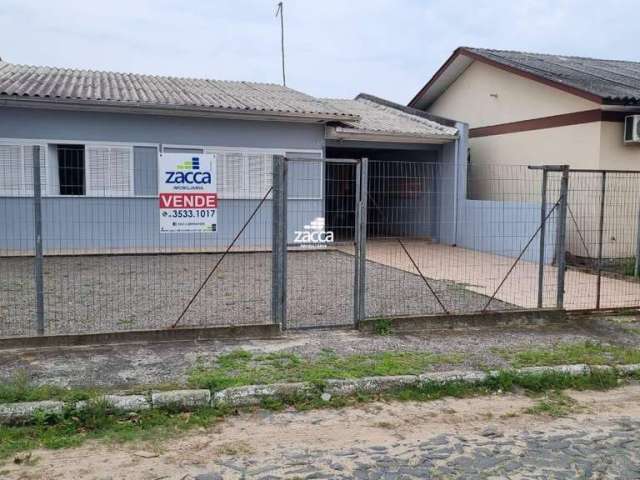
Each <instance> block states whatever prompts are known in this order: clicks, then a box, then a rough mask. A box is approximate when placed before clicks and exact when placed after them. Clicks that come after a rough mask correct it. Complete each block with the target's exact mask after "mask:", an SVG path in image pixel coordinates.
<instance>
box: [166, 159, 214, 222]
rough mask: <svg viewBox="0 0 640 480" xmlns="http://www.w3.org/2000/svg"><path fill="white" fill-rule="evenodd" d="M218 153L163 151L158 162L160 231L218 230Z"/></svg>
mask: <svg viewBox="0 0 640 480" xmlns="http://www.w3.org/2000/svg"><path fill="white" fill-rule="evenodd" d="M216 183H217V176H216V156H215V155H213V154H203V155H201V154H193V153H163V154H161V155H160V162H159V164H158V201H159V206H160V231H161V232H215V231H216V229H217V220H218V193H217V189H216Z"/></svg>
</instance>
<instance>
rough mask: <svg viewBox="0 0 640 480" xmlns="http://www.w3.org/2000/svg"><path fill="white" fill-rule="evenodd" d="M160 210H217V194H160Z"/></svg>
mask: <svg viewBox="0 0 640 480" xmlns="http://www.w3.org/2000/svg"><path fill="white" fill-rule="evenodd" d="M160 208H218V194H217V193H161V194H160Z"/></svg>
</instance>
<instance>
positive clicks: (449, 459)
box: [193, 418, 640, 480]
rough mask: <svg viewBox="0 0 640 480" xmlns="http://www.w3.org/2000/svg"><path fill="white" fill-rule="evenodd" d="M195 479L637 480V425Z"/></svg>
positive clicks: (384, 448)
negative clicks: (516, 479) (519, 479)
mask: <svg viewBox="0 0 640 480" xmlns="http://www.w3.org/2000/svg"><path fill="white" fill-rule="evenodd" d="M193 478H195V479H196V480H220V479H227V478H229V479H231V478H257V479H261V480H276V479H291V478H300V479H358V480H383V479H384V480H396V479H397V480H400V479H429V478H434V479H441V478H442V479H444V478H447V479H448V478H464V479H475V478H477V479H486V478H514V479H515V478H536V479H538V478H539V479H571V478H576V479H591V478H594V479H595V478H602V479H604V478H607V479H608V478H620V479H637V478H640V420H638V419H631V418H622V419H620V420H618V421H615V422H612V423H611V424H608V425H606V426H602V427H599V428H598V429H596V430H593V429H591V428H578V429H575V430H571V431H552V432H546V431H540V430H533V431H525V432H523V433H519V434H515V435H505V434H503V433H501V432H500V431H499V430H497V429H495V428H492V427H488V428H486V429H485V430H484V431H483V432H481V434H480V435H464V436H463V435H454V436H449V435H446V434H440V435H438V436H436V437H433V438H431V439H429V440H428V441H425V442H420V443H415V442H396V443H394V444H392V445H373V446H368V447H364V448H361V447H357V446H356V447H354V448H349V449H346V450H341V451H326V450H297V451H292V452H283V454H282V455H281V456H278V457H276V458H270V459H268V460H265V459H263V460H260V461H257V460H252V459H247V460H245V461H238V460H236V461H233V460H227V461H220V462H218V466H217V468H215V469H213V470H212V471H211V472H208V473H202V474H198V475H195V477H193Z"/></svg>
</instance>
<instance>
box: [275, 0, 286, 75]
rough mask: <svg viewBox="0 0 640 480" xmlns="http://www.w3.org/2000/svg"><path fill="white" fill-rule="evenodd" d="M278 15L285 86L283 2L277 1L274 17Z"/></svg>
mask: <svg viewBox="0 0 640 480" xmlns="http://www.w3.org/2000/svg"><path fill="white" fill-rule="evenodd" d="M278 15H280V49H281V52H282V85H283V86H285V87H286V86H287V77H286V76H285V73H284V4H283V3H282V2H278V9H277V10H276V17H277V16H278Z"/></svg>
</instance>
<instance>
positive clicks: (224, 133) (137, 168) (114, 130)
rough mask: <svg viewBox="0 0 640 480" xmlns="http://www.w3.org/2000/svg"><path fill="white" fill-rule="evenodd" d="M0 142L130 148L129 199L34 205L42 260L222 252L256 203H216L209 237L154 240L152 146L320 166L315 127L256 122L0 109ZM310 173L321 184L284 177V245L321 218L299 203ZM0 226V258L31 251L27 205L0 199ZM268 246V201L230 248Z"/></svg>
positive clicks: (298, 171) (314, 204) (310, 205)
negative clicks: (299, 158) (248, 152)
mask: <svg viewBox="0 0 640 480" xmlns="http://www.w3.org/2000/svg"><path fill="white" fill-rule="evenodd" d="M0 138H5V139H25V140H26V139H30V140H38V141H39V142H40V141H41V142H44V143H55V142H57V141H60V142H65V141H66V142H77V143H85V142H86V143H91V142H122V143H127V144H132V145H134V159H133V162H134V193H135V195H137V196H134V197H111V198H106V197H105V198H102V197H100V198H98V197H60V196H55V197H54V196H51V197H44V198H43V203H42V208H43V241H44V249H45V253H71V252H73V251H84V252H100V253H105V252H119V251H158V250H205V251H208V250H219V249H223V248H225V247H226V246H227V244H228V243H229V242H230V241H231V240H232V239H233V237H234V236H235V235H236V233H237V232H238V231H239V230H240V228H241V227H242V225H243V224H244V222H245V220H246V219H247V218H248V217H249V216H250V215H251V213H252V212H253V210H254V209H255V207H256V206H257V205H258V203H259V199H247V200H241V199H221V200H220V201H219V208H218V231H217V232H215V233H160V228H159V213H158V208H157V202H158V200H157V198H155V195H156V194H157V155H158V148H159V147H160V145H162V146H165V145H173V146H183V147H186V148H183V149H182V150H184V151H194V152H196V151H198V149H197V148H196V149H193V148H189V147H199V146H207V147H233V148H256V149H262V148H264V149H281V150H283V151H287V152H291V154H292V155H293V154H295V155H298V154H299V153H298V152H296V151H297V150H298V149H300V150H318V152H317V153H314V154H311V155H313V156H316V157H318V158H321V157H322V153H321V151H322V149H323V148H324V127H323V126H322V125H315V124H301V123H279V122H267V121H255V120H231V119H230V120H226V119H205V118H182V117H164V116H153V115H133V114H131V115H129V114H114V113H98V112H71V111H54V110H36V109H20V108H0ZM149 144H151V145H149ZM154 144H155V145H154ZM306 155H307V156H309V155H310V154H309V153H306ZM316 165H317V164H316ZM317 172H319V175H320V176H321V175H322V169H321V168H315V169H313V168H311V167H310V166H305V167H295V168H292V169H291V171H290V180H289V185H290V188H289V190H290V192H291V193H290V198H291V200H290V202H289V225H290V232H289V236H290V241H292V240H293V236H294V235H293V230H295V229H298V228H299V227H301V226H303V225H305V224H308V223H309V222H310V221H311V220H313V219H314V218H315V217H318V216H322V215H323V210H324V205H323V202H322V200H320V199H313V200H312V199H305V198H300V197H304V195H302V193H301V192H300V185H305V184H306V185H311V184H312V183H313V182H311V180H312V179H310V178H307V177H308V176H309V175H310V174H312V173H313V174H316V173H317ZM316 180H317V181H316V182H315V185H322V183H321V180H322V178H318V179H316ZM265 193H266V192H265ZM312 193H313V194H317V195H318V197H321V195H322V187H321V186H320V187H316V191H315V192H312ZM140 195H145V196H146V197H144V196H140ZM306 196H307V197H308V196H309V195H308V194H307V195H306ZM314 196H315V195H314ZM0 225H1V226H2V228H1V230H2V231H1V232H0V254H13V253H17V252H20V253H28V252H30V251H32V249H33V244H34V229H33V199H31V198H28V197H0ZM270 243H271V201H270V200H267V201H266V202H265V203H264V204H263V206H262V207H261V209H260V211H259V212H258V214H257V215H256V217H255V218H254V219H253V220H252V222H251V223H250V225H249V226H248V228H247V229H246V230H245V232H244V234H243V235H242V236H241V237H240V239H239V241H238V246H244V247H252V248H253V247H255V248H260V247H269V246H270Z"/></svg>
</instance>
